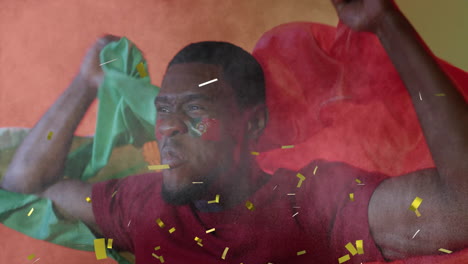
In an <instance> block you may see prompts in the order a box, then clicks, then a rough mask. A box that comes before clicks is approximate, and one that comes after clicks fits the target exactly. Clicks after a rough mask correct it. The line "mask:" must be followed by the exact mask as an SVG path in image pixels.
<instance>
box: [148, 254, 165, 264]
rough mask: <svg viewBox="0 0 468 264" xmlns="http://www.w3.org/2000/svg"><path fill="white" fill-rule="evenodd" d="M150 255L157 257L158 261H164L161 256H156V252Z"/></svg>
mask: <svg viewBox="0 0 468 264" xmlns="http://www.w3.org/2000/svg"><path fill="white" fill-rule="evenodd" d="M151 255H152V256H153V257H155V258H157V259H159V261H160V262H161V263H164V258H163V256H158V255H156V254H154V253H152V254H151Z"/></svg>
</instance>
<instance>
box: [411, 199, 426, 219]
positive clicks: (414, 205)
mask: <svg viewBox="0 0 468 264" xmlns="http://www.w3.org/2000/svg"><path fill="white" fill-rule="evenodd" d="M422 201H423V199H421V198H419V197H416V198H414V201H413V202H412V203H411V206H410V207H409V209H410V210H411V211H413V212H415V213H416V216H417V217H420V216H421V213H419V210H418V208H419V206H420V205H421V203H422Z"/></svg>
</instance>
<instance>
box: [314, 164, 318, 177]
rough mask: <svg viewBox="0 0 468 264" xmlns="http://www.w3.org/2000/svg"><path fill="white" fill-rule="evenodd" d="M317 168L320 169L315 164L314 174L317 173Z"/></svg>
mask: <svg viewBox="0 0 468 264" xmlns="http://www.w3.org/2000/svg"><path fill="white" fill-rule="evenodd" d="M317 169H318V166H315V169H314V175H315V173H316V172H317Z"/></svg>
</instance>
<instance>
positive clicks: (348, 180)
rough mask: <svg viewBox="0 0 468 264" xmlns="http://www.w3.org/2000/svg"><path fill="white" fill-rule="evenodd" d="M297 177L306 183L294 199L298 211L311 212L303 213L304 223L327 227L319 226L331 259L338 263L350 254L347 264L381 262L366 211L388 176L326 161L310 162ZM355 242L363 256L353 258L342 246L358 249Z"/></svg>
mask: <svg viewBox="0 0 468 264" xmlns="http://www.w3.org/2000/svg"><path fill="white" fill-rule="evenodd" d="M314 171H315V174H314ZM300 173H301V174H303V175H304V176H305V177H306V180H305V181H304V186H303V188H304V190H301V192H300V193H301V195H300V196H299V197H297V198H298V203H299V205H300V207H301V208H311V207H312V208H314V209H313V210H305V211H304V212H302V213H303V214H306V217H305V218H304V219H308V221H310V222H311V223H310V224H314V221H321V223H324V222H325V223H326V225H323V224H322V225H321V226H326V227H325V228H326V230H327V234H328V238H329V241H328V243H329V246H330V248H331V249H333V250H332V252H334V254H335V256H334V257H333V258H335V259H336V260H337V261H338V258H340V257H343V256H345V255H347V254H349V257H350V260H351V261H350V262H347V263H361V262H368V261H383V260H384V259H383V256H382V253H381V252H380V250H379V249H378V247H377V245H376V244H375V242H374V239H373V238H372V236H371V234H370V228H369V218H368V208H369V202H370V199H371V197H372V194H373V193H374V191H375V189H376V188H377V186H378V185H379V184H380V183H381V182H382V181H383V180H385V179H387V178H389V176H387V175H385V174H381V173H378V172H368V171H364V170H362V169H359V168H356V167H353V166H351V165H349V164H347V163H343V162H329V161H325V160H316V161H313V162H312V163H311V164H309V165H308V166H306V167H305V168H303V169H302V170H300ZM350 194H352V198H351V197H350ZM301 204H302V205H301ZM314 219H320V220H314ZM317 224H319V223H317ZM306 226H307V225H306ZM309 226H310V225H309ZM312 229H313V226H312V227H311V230H312ZM357 240H362V241H363V251H364V252H363V254H355V255H352V253H351V252H350V251H348V250H347V249H346V247H345V246H346V245H347V244H348V243H352V244H353V246H354V248H356V249H357V245H356V241H357ZM354 253H355V252H354Z"/></svg>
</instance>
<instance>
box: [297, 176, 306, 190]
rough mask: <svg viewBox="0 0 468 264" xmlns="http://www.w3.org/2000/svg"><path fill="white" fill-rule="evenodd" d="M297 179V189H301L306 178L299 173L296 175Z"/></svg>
mask: <svg viewBox="0 0 468 264" xmlns="http://www.w3.org/2000/svg"><path fill="white" fill-rule="evenodd" d="M296 177H298V178H299V182H298V183H297V188H301V185H302V182H303V181H304V180H305V176H304V175H302V174H300V173H298V174H297V175H296Z"/></svg>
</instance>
